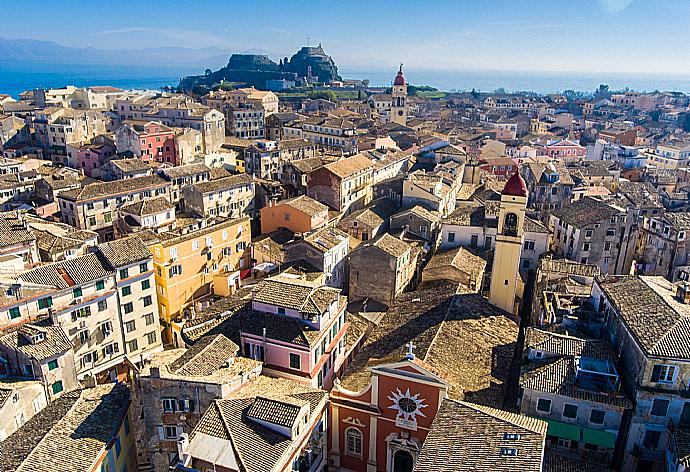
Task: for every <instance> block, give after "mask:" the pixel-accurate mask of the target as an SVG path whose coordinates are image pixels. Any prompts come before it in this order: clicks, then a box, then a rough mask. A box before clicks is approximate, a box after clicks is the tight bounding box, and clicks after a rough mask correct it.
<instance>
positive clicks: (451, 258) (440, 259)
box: [424, 247, 486, 275]
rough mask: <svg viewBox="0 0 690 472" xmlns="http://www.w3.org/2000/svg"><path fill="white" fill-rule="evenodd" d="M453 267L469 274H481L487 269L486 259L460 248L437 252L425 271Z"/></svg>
mask: <svg viewBox="0 0 690 472" xmlns="http://www.w3.org/2000/svg"><path fill="white" fill-rule="evenodd" d="M448 266H452V267H455V268H456V269H460V270H463V271H465V272H467V273H468V274H473V275H474V274H479V273H481V272H483V271H484V270H485V269H486V259H484V258H482V257H479V256H477V255H476V254H473V253H472V252H470V251H469V250H468V249H466V248H463V247H458V248H455V249H450V250H448V251H443V252H437V253H436V254H434V255H433V257H432V258H431V259H430V260H429V262H428V263H427V265H426V267H424V270H427V269H437V268H441V267H448Z"/></svg>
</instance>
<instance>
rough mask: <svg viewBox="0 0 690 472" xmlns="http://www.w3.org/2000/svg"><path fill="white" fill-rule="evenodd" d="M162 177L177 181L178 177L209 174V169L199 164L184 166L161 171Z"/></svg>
mask: <svg viewBox="0 0 690 472" xmlns="http://www.w3.org/2000/svg"><path fill="white" fill-rule="evenodd" d="M160 172H162V173H163V174H164V175H166V176H168V177H170V178H171V179H179V178H180V177H186V176H189V175H195V174H203V173H205V172H211V168H210V167H208V166H207V165H206V164H204V163H202V162H200V163H196V164H187V165H186V166H175V167H168V168H165V169H161V170H160Z"/></svg>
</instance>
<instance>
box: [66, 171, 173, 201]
mask: <svg viewBox="0 0 690 472" xmlns="http://www.w3.org/2000/svg"><path fill="white" fill-rule="evenodd" d="M168 185H170V184H169V183H168V182H167V181H165V180H164V179H162V178H161V177H160V176H158V175H145V176H143V177H134V178H131V179H119V180H113V181H111V182H94V183H91V184H88V185H85V186H84V187H82V188H75V189H72V190H67V191H66V192H62V193H60V195H59V197H58V198H63V197H64V198H66V199H68V200H72V201H80V200H90V199H95V198H102V197H107V196H109V195H115V194H120V193H123V194H124V193H134V192H137V191H140V190H143V189H147V188H152V187H162V186H168Z"/></svg>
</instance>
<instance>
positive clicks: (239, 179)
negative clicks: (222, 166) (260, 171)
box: [194, 174, 252, 193]
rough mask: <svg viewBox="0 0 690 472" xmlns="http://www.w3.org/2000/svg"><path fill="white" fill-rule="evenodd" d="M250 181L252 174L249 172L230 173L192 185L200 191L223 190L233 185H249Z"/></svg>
mask: <svg viewBox="0 0 690 472" xmlns="http://www.w3.org/2000/svg"><path fill="white" fill-rule="evenodd" d="M251 183H252V176H251V175H249V174H238V175H231V176H229V177H223V178H221V179H215V180H210V181H208V182H199V183H198V184H194V187H196V188H197V190H199V192H201V193H211V192H217V191H218V190H225V189H229V188H233V187H239V186H243V185H249V184H251Z"/></svg>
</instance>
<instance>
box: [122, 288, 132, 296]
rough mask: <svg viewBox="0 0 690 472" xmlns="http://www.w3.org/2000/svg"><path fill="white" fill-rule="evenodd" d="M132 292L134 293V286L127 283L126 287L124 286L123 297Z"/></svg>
mask: <svg viewBox="0 0 690 472" xmlns="http://www.w3.org/2000/svg"><path fill="white" fill-rule="evenodd" d="M131 294H132V287H130V286H129V285H127V286H126V287H122V296H123V297H126V296H127V295H131Z"/></svg>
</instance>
